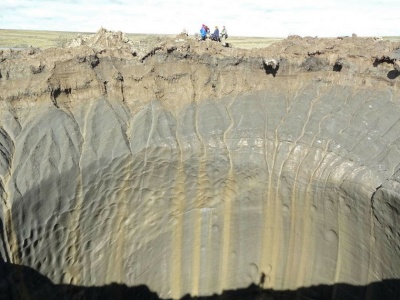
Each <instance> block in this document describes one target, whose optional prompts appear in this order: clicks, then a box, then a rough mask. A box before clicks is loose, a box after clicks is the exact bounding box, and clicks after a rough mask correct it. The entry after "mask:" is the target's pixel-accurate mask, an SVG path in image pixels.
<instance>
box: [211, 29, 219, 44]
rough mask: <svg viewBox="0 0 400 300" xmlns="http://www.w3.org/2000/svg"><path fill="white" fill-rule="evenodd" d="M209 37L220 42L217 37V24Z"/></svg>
mask: <svg viewBox="0 0 400 300" xmlns="http://www.w3.org/2000/svg"><path fill="white" fill-rule="evenodd" d="M211 39H212V40H213V41H217V42H220V41H221V40H220V39H219V29H218V26H215V30H214V33H213V34H212V35H211Z"/></svg>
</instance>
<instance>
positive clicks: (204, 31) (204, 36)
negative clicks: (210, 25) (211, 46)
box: [200, 24, 207, 41]
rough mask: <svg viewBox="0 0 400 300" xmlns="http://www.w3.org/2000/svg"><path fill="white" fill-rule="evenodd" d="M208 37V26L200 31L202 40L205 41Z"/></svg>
mask: <svg viewBox="0 0 400 300" xmlns="http://www.w3.org/2000/svg"><path fill="white" fill-rule="evenodd" d="M206 36H207V30H206V25H204V24H203V25H202V26H201V29H200V39H201V40H202V41H204V40H205V39H206Z"/></svg>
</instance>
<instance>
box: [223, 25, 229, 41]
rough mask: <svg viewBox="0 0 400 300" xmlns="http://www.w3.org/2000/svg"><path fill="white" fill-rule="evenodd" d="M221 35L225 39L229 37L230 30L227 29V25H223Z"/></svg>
mask: <svg viewBox="0 0 400 300" xmlns="http://www.w3.org/2000/svg"><path fill="white" fill-rule="evenodd" d="M221 37H222V38H223V39H225V40H226V39H227V38H228V31H226V28H225V26H222V31H221Z"/></svg>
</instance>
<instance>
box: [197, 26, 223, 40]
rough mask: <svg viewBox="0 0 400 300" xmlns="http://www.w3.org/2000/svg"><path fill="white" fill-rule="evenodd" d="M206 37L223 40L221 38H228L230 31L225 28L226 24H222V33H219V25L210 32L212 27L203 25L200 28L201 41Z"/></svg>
mask: <svg viewBox="0 0 400 300" xmlns="http://www.w3.org/2000/svg"><path fill="white" fill-rule="evenodd" d="M206 38H210V39H211V40H213V41H217V42H221V39H227V38H228V32H227V30H226V28H225V26H222V31H221V35H220V33H219V29H218V26H215V29H214V32H213V33H211V32H210V28H208V26H207V25H204V24H203V25H202V26H201V29H200V39H199V40H201V41H204V40H205V39H206Z"/></svg>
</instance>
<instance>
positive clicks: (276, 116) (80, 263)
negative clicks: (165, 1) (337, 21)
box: [0, 32, 400, 298]
mask: <svg viewBox="0 0 400 300" xmlns="http://www.w3.org/2000/svg"><path fill="white" fill-rule="evenodd" d="M98 34H99V35H98V36H97V41H99V40H101V39H100V38H104V37H105V36H106V34H109V35H110V36H111V37H112V36H113V33H107V32H99V33H98ZM114 35H115V34H114ZM114 38H121V37H118V35H117V37H115V36H114ZM312 41H314V40H312ZM357 41H358V40H356V41H354V40H352V41H349V42H348V43H353V44H354V45H357ZM341 42H342V41H341V40H339V41H336V42H335V43H341ZM358 42H359V41H358ZM363 42H364V43H366V44H365V45H367V46H369V45H375V46H374V47H375V48H376V47H378V46H379V45H380V46H379V47H381V48H379V47H378V50H376V51H377V52H379V51H383V53H384V54H382V55H386V54H385V53H386V52H384V51H386V50H387V49H389V50H390V51H392V50H393V48H394V47H395V46H394V45H393V44H388V46H385V47H387V48H384V46H382V44H379V45H378V46H376V44H374V41H369V42H368V41H363ZM120 43H121V44H118V45H120V47H114V48H110V47H109V48H105V47H104V46H102V45H101V44H94V45H80V46H79V47H77V48H65V49H50V50H48V51H39V52H35V51H33V53H31V52H32V51H31V52H28V51H27V52H18V53H3V58H4V59H3V60H2V63H0V66H1V74H8V75H7V78H5V77H3V78H0V88H1V89H2V93H1V99H0V100H1V109H0V113H1V122H0V195H1V198H2V209H1V214H0V215H1V229H2V232H1V241H0V253H1V256H2V258H3V260H5V261H7V262H10V263H15V264H22V265H25V266H29V267H32V268H34V269H36V270H37V271H39V272H40V273H41V274H43V275H45V276H47V277H48V278H49V279H51V280H52V281H53V282H54V283H65V284H76V285H84V286H92V285H105V284H110V283H112V282H117V283H125V284H127V285H128V286H135V285H139V284H146V285H147V286H149V287H150V289H152V290H154V291H156V292H157V293H158V294H159V295H160V296H161V297H164V298H179V297H181V296H183V295H184V294H187V293H190V294H191V295H211V294H213V293H221V292H222V291H223V290H227V289H236V288H242V287H246V286H248V285H249V284H250V283H259V282H260V278H263V281H264V287H265V288H273V289H276V290H284V289H296V288H299V287H307V286H312V285H318V284H328V285H329V284H335V283H347V284H353V285H366V284H369V283H373V282H377V281H381V280H384V279H397V278H399V276H400V256H399V251H400V238H399V236H400V227H399V221H398V220H399V209H400V202H399V175H398V174H399V173H398V169H399V164H400V155H399V154H400V153H399V151H400V150H399V146H400V142H399V132H400V122H399V118H400V117H399V116H400V105H399V102H400V101H399V100H400V98H399V92H398V86H399V83H398V79H397V78H389V77H388V76H387V73H388V72H392V71H393V70H392V69H393V66H392V63H390V61H389V62H387V61H385V62H383V63H377V65H376V66H374V65H373V62H374V59H376V57H374V56H362V55H361V56H352V55H349V56H346V59H347V61H348V64H344V63H342V62H343V61H344V60H343V59H342V60H340V64H342V65H343V66H344V67H343V68H344V69H342V68H341V71H340V72H337V71H335V70H334V68H335V65H337V64H338V57H342V58H343V57H344V54H343V53H339V54H335V53H337V52H335V51H332V53H331V52H329V51H330V50H332V49H334V48H329V47H328V48H327V46H326V45H325V44H323V46H321V44H317V45H316V46H315V47H317V48H318V47H319V48H318V49H324V50H325V51H327V53H326V54H324V53H320V54H318V58H317V59H318V63H315V61H316V60H315V59H311V60H310V59H309V58H310V57H315V54H312V55H311V56H310V55H309V54H304V55H302V54H301V53H302V52H301V51H300V50H299V47H300V46H302V45H304V39H301V38H294V39H292V40H290V39H289V40H287V41H285V42H283V43H286V44H284V45H286V46H285V47H289V46H290V47H294V48H295V50H293V51H289V50H288V51H287V52H279V51H278V50H276V49H281V48H280V47H283V46H282V45H281V44H279V45H280V46H271V47H272V48H271V47H270V48H266V49H263V50H258V51H256V52H251V51H248V52H246V51H244V50H238V49H229V48H228V49H225V48H223V47H221V46H220V45H219V44H217V45H215V44H213V43H210V42H208V41H207V42H204V44H203V43H198V42H197V41H190V40H185V39H176V40H172V41H161V42H160V44H159V45H158V46H157V47H155V48H152V49H151V50H150V51H148V52H146V53H145V54H143V55H141V54H140V53H141V52H140V51H134V48H132V47H133V46H132V45H131V44H127V42H126V41H125V42H123V41H122V42H121V41H120ZM207 43H208V44H207ZM315 43H317V42H315ZM318 43H319V42H318ZM321 43H322V42H321ZM309 44H310V41H308V43H306V46H307V47H309V48H310V45H309ZM121 45H122V46H121ZM127 45H129V48H126V49H125V48H123V47H128V46H127ZM288 45H289V46H288ZM335 45H336V44H335ZM306 46H304V47H305V48H304V49H308V48H307V47H306ZM274 47H276V49H275V48H274ZM302 47H303V46H302ZM315 47H314V48H315ZM324 47H325V48H324ZM335 47H337V48H335V49H347V48H346V47H348V44H343V45H342V46H340V45H339V46H337V45H336V46H335ZM371 47H372V46H371ZM366 48H368V47H366ZM375 48H374V49H375ZM274 49H275V50H274ZM301 49H302V48H301ZM326 49H328V50H329V51H328V50H326ZM351 49H353V51H355V50H354V49H357V47H356V46H354V47H353V48H351ZM385 49H386V50H385ZM178 50H179V51H178ZM389 50H387V53H389V54H390V53H391V52H390V51H389ZM274 51H275V52H274ZM302 51H303V50H302ZM343 51H344V50H343ZM298 52H299V53H300V54H299V53H298ZM344 53H346V55H347V54H348V53H347V52H344ZM56 54H57V55H56ZM389 54H388V55H389ZM91 55H92V56H91ZM335 55H336V57H335ZM269 56H272V57H275V58H276V60H277V61H278V62H279V64H280V65H279V69H277V70H276V72H269V71H268V70H269V69H268V67H266V66H265V60H264V58H265V57H269ZM353 60H354V61H353ZM93 62H94V63H93ZM263 62H264V63H263ZM35 64H36V65H40V66H42V67H40V68H39V69H40V70H39V72H37V70H38V69H37V68H35V69H34V70H36V72H33V73H32V69H31V68H30V67H29V66H32V65H35ZM336 70H337V66H336ZM392 73H393V72H392Z"/></svg>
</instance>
